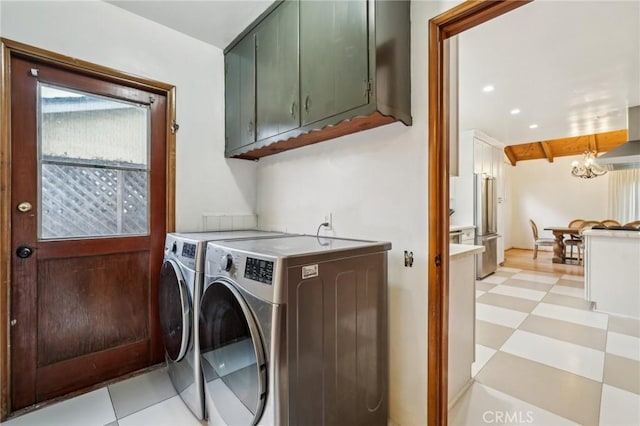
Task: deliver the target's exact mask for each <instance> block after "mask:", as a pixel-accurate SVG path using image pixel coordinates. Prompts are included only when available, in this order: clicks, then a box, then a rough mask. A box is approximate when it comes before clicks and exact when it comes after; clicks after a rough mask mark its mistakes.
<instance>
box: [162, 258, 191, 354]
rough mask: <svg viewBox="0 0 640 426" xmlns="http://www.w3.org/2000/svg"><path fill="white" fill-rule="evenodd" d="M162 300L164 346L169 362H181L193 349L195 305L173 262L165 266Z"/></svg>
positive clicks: (170, 261)
mask: <svg viewBox="0 0 640 426" xmlns="http://www.w3.org/2000/svg"><path fill="white" fill-rule="evenodd" d="M158 299H159V300H158V301H159V306H158V312H159V315H160V330H161V332H162V343H163V344H164V348H165V352H166V354H167V356H168V357H169V359H170V360H171V361H174V362H177V361H180V360H181V359H182V358H183V357H184V355H185V354H186V353H187V349H188V348H189V335H190V334H191V321H190V313H191V309H190V306H191V303H190V298H189V290H188V289H187V286H186V284H185V281H184V277H183V276H182V272H180V267H179V266H178V264H177V263H176V262H175V261H173V260H165V261H164V263H163V264H162V269H161V270H160V285H159V288H158Z"/></svg>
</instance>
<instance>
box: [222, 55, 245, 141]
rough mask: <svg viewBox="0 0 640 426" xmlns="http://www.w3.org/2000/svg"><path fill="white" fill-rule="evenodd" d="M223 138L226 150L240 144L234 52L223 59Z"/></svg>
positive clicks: (237, 59) (237, 65)
mask: <svg viewBox="0 0 640 426" xmlns="http://www.w3.org/2000/svg"><path fill="white" fill-rule="evenodd" d="M224 69H225V75H224V97H225V102H224V105H225V108H224V113H225V138H226V150H227V151H230V150H233V149H236V148H239V147H240V146H242V145H241V144H240V56H239V55H238V54H237V52H235V51H231V52H229V53H228V54H227V55H225V57H224Z"/></svg>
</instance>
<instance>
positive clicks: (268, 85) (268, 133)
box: [256, 1, 300, 140]
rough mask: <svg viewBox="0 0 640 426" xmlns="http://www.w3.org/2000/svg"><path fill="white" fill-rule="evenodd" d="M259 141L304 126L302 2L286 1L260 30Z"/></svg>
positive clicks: (258, 74) (257, 79)
mask: <svg viewBox="0 0 640 426" xmlns="http://www.w3.org/2000/svg"><path fill="white" fill-rule="evenodd" d="M256 81H257V84H256V123H257V126H258V127H257V129H258V134H257V137H258V140H263V139H265V138H269V137H272V136H275V135H279V134H281V133H284V132H287V131H289V130H293V129H295V128H297V127H299V126H300V100H299V98H300V84H299V72H298V2H297V1H286V2H285V3H284V4H282V5H281V6H280V7H278V8H277V9H276V10H274V11H273V13H272V14H271V15H269V18H268V19H265V20H264V21H262V22H261V23H260V25H259V26H258V27H257V29H256Z"/></svg>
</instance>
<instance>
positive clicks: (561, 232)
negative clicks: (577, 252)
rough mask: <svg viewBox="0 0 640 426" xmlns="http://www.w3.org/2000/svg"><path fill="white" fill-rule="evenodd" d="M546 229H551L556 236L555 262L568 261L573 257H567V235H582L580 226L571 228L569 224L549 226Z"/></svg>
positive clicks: (554, 247)
mask: <svg viewBox="0 0 640 426" xmlns="http://www.w3.org/2000/svg"><path fill="white" fill-rule="evenodd" d="M544 230H545V231H551V232H552V233H553V236H554V237H555V241H554V242H553V259H552V262H553V263H567V260H569V259H571V258H568V257H567V249H566V246H565V244H564V236H565V235H580V228H570V227H568V226H548V227H546V228H544Z"/></svg>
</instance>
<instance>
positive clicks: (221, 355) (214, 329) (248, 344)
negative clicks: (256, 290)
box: [199, 280, 267, 425]
mask: <svg viewBox="0 0 640 426" xmlns="http://www.w3.org/2000/svg"><path fill="white" fill-rule="evenodd" d="M199 321H200V323H199V326H200V332H199V335H200V353H201V365H202V371H203V375H204V380H205V387H206V391H207V394H208V395H209V398H210V400H211V401H212V403H213V405H214V408H215V409H216V410H217V412H218V414H220V416H221V417H222V419H223V420H224V421H225V423H227V424H229V425H236V424H247V425H249V424H255V423H257V422H258V420H259V419H260V416H261V415H262V411H263V409H264V403H265V400H266V392H267V384H266V381H267V379H266V365H265V358H264V350H263V346H262V341H261V339H260V335H259V331H258V327H257V325H256V322H255V320H254V318H253V315H252V313H251V310H250V308H249V306H248V305H247V303H246V302H245V301H244V299H243V298H242V296H241V295H240V293H238V291H237V290H236V289H235V288H234V287H233V285H232V284H231V283H228V282H226V281H222V280H221V281H216V282H214V283H213V284H211V285H209V286H208V287H207V289H206V290H205V292H204V294H203V295H202V303H201V307H200V320H199Z"/></svg>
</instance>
